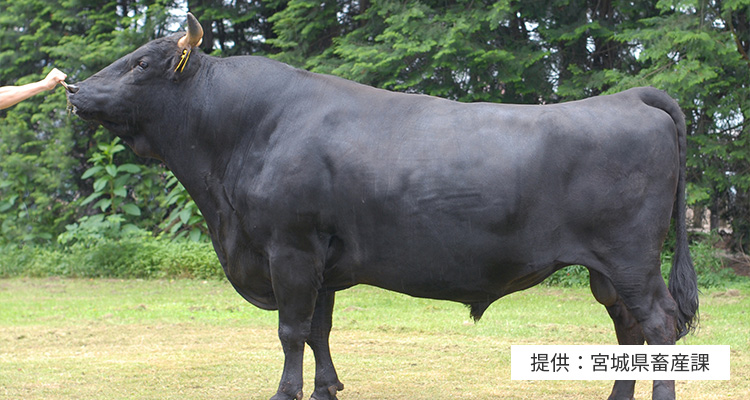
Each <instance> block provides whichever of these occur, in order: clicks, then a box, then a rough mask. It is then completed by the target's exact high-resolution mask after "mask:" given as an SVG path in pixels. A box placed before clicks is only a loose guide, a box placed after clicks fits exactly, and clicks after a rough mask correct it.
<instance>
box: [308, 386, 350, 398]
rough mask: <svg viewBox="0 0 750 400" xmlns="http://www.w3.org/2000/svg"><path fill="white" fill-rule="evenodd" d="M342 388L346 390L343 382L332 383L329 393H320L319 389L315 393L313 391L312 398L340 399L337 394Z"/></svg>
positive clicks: (322, 389)
mask: <svg viewBox="0 0 750 400" xmlns="http://www.w3.org/2000/svg"><path fill="white" fill-rule="evenodd" d="M324 390H325V389H324V388H321V389H320V391H324ZM342 390H344V384H343V383H341V382H337V383H336V384H335V385H331V386H329V387H328V390H327V391H328V393H325V392H323V393H319V390H316V391H315V393H313V394H312V396H311V397H310V400H338V397H336V394H337V393H338V392H340V391H342Z"/></svg>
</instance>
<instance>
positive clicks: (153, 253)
mask: <svg viewBox="0 0 750 400" xmlns="http://www.w3.org/2000/svg"><path fill="white" fill-rule="evenodd" d="M0 250H2V254H0V277H3V278H5V277H11V276H34V277H44V276H63V277H71V278H196V279H222V278H223V277H224V271H223V269H222V268H221V265H220V264H219V260H218V259H217V257H216V254H215V253H214V250H213V246H211V244H210V243H205V242H192V241H188V240H178V241H175V240H171V239H156V238H153V237H143V236H135V237H126V238H123V239H119V240H110V239H100V240H97V241H96V245H93V246H88V245H85V244H84V243H82V242H77V243H75V244H73V245H70V246H67V247H62V246H48V247H36V246H25V247H22V248H18V247H15V246H5V247H4V248H2V249H0Z"/></svg>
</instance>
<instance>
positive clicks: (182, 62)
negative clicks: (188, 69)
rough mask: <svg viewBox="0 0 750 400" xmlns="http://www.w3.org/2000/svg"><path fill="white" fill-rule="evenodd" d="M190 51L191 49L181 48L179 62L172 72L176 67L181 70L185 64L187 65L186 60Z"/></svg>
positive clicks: (175, 70)
mask: <svg viewBox="0 0 750 400" xmlns="http://www.w3.org/2000/svg"><path fill="white" fill-rule="evenodd" d="M190 52H191V50H188V49H184V50H182V56H181V57H180V62H179V63H177V66H176V67H175V69H174V72H177V70H178V69H179V70H180V72H182V70H184V69H185V66H186V65H187V62H188V58H190Z"/></svg>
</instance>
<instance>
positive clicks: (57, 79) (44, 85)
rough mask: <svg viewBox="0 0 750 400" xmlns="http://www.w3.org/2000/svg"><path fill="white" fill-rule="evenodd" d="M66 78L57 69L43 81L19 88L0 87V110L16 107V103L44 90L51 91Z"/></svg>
mask: <svg viewBox="0 0 750 400" xmlns="http://www.w3.org/2000/svg"><path fill="white" fill-rule="evenodd" d="M65 78H67V75H65V74H64V73H63V72H61V71H60V70H58V69H57V68H53V69H52V71H50V72H49V74H47V77H45V78H44V79H42V80H40V81H38V82H34V83H29V84H26V85H21V86H3V87H0V110H2V109H5V108H8V107H11V106H14V105H16V104H17V103H19V102H21V101H23V100H26V99H28V98H29V97H31V96H34V95H36V94H39V93H42V92H44V91H46V90H52V89H54V88H55V86H57V84H58V83H61V82H63V81H64V80H65Z"/></svg>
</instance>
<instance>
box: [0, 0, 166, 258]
mask: <svg viewBox="0 0 750 400" xmlns="http://www.w3.org/2000/svg"><path fill="white" fill-rule="evenodd" d="M172 7H173V2H171V1H163V0H157V1H154V0H150V1H148V0H139V1H136V0H133V1H118V2H104V3H102V2H95V1H90V0H77V1H56V0H14V1H6V0H0V86H4V85H20V84H25V83H31V82H34V81H37V80H40V79H42V78H43V77H44V76H45V75H46V73H47V72H48V71H49V70H51V69H52V67H57V68H59V69H60V70H62V71H63V72H65V73H67V74H68V82H77V81H80V80H83V79H85V78H87V77H88V76H90V75H91V74H93V73H94V72H96V71H98V70H99V69H101V68H103V67H105V66H106V65H108V64H109V63H111V62H112V61H114V60H115V59H117V58H118V57H120V56H122V55H124V54H126V53H128V52H130V51H132V50H134V49H135V48H136V46H138V45H139V44H142V43H145V42H146V41H148V40H149V39H151V38H153V37H154V36H155V35H156V34H157V33H158V32H161V33H162V34H163V33H164V32H166V29H164V27H165V26H166V24H167V23H169V21H168V15H167V13H166V12H165V11H166V10H167V9H169V8H172ZM109 141H110V136H109V133H106V132H104V130H103V129H97V128H96V127H92V126H91V125H89V124H87V123H85V122H83V121H81V120H80V119H78V118H75V117H74V116H71V115H69V114H68V113H67V112H66V100H65V93H64V90H63V89H62V88H60V87H58V88H57V89H56V90H55V91H52V92H48V93H45V94H43V95H38V96H35V97H33V98H31V99H28V100H25V101H23V102H21V103H19V104H18V105H16V106H14V107H12V108H10V109H7V110H2V111H0V243H16V244H42V243H50V242H54V241H55V239H56V237H57V236H58V235H59V234H60V233H62V232H65V227H66V226H68V225H70V224H72V223H74V222H75V221H78V220H79V219H80V218H81V217H84V216H85V215H88V214H90V213H91V210H90V209H88V208H87V207H86V205H85V204H84V205H82V204H81V202H82V201H83V199H85V198H86V197H87V196H89V194H90V192H89V190H90V189H89V186H87V185H86V184H85V183H84V178H82V177H81V175H82V173H83V171H85V170H86V169H88V168H90V165H89V164H88V161H87V160H88V159H89V149H92V148H94V149H96V146H94V145H93V143H96V142H104V143H106V142H109ZM127 153H130V152H127ZM135 159H136V157H135V156H133V155H132V154H127V156H126V157H123V158H122V161H121V162H122V163H123V164H128V163H131V164H132V162H133V161H135ZM152 165H153V164H152ZM124 168H128V169H131V170H132V167H124ZM146 169H147V170H148V171H143V172H142V173H141V176H142V177H145V176H146V175H147V173H146V172H153V171H154V167H153V166H147V167H146ZM116 172H118V176H119V173H120V172H122V173H126V172H127V171H126V170H123V171H116ZM153 182H154V180H153V179H151V178H150V177H148V178H147V179H143V180H140V181H138V182H135V183H133V186H131V187H130V188H129V195H130V197H131V198H133V199H134V200H138V201H141V202H147V201H151V200H153V199H154V197H159V196H160V195H161V194H160V193H159V192H158V191H156V192H155V190H158V189H156V188H154V186H153ZM113 183H114V182H113ZM117 183H119V182H117ZM115 189H116V188H112V187H110V188H108V189H107V191H108V193H109V194H113V193H114V190H115ZM117 191H118V193H120V192H121V188H117ZM120 198H121V197H120V196H115V197H114V198H110V200H112V202H113V203H117V202H118V201H119V199H120ZM105 203H106V200H105V201H100V202H97V204H98V206H99V207H100V208H101V207H104V206H105V205H106V204H105ZM121 203H122V202H121ZM122 204H123V206H124V208H122V207H119V209H118V208H117V207H118V206H119V205H120V204H111V205H110V206H109V207H108V209H109V210H110V211H111V212H112V211H114V212H123V213H127V212H131V213H136V212H137V211H136V209H135V207H137V208H139V209H140V211H141V214H142V216H141V219H140V220H139V221H138V224H139V225H140V226H141V227H150V226H153V225H155V224H156V223H157V222H158V220H160V218H161V215H163V214H164V213H165V210H158V209H157V210H153V211H151V210H145V207H144V206H143V204H144V203H138V202H137V201H136V202H125V203H122ZM127 204H132V205H127ZM156 204H158V201H157V202H156ZM113 205H114V206H115V208H112V206H113Z"/></svg>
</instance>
